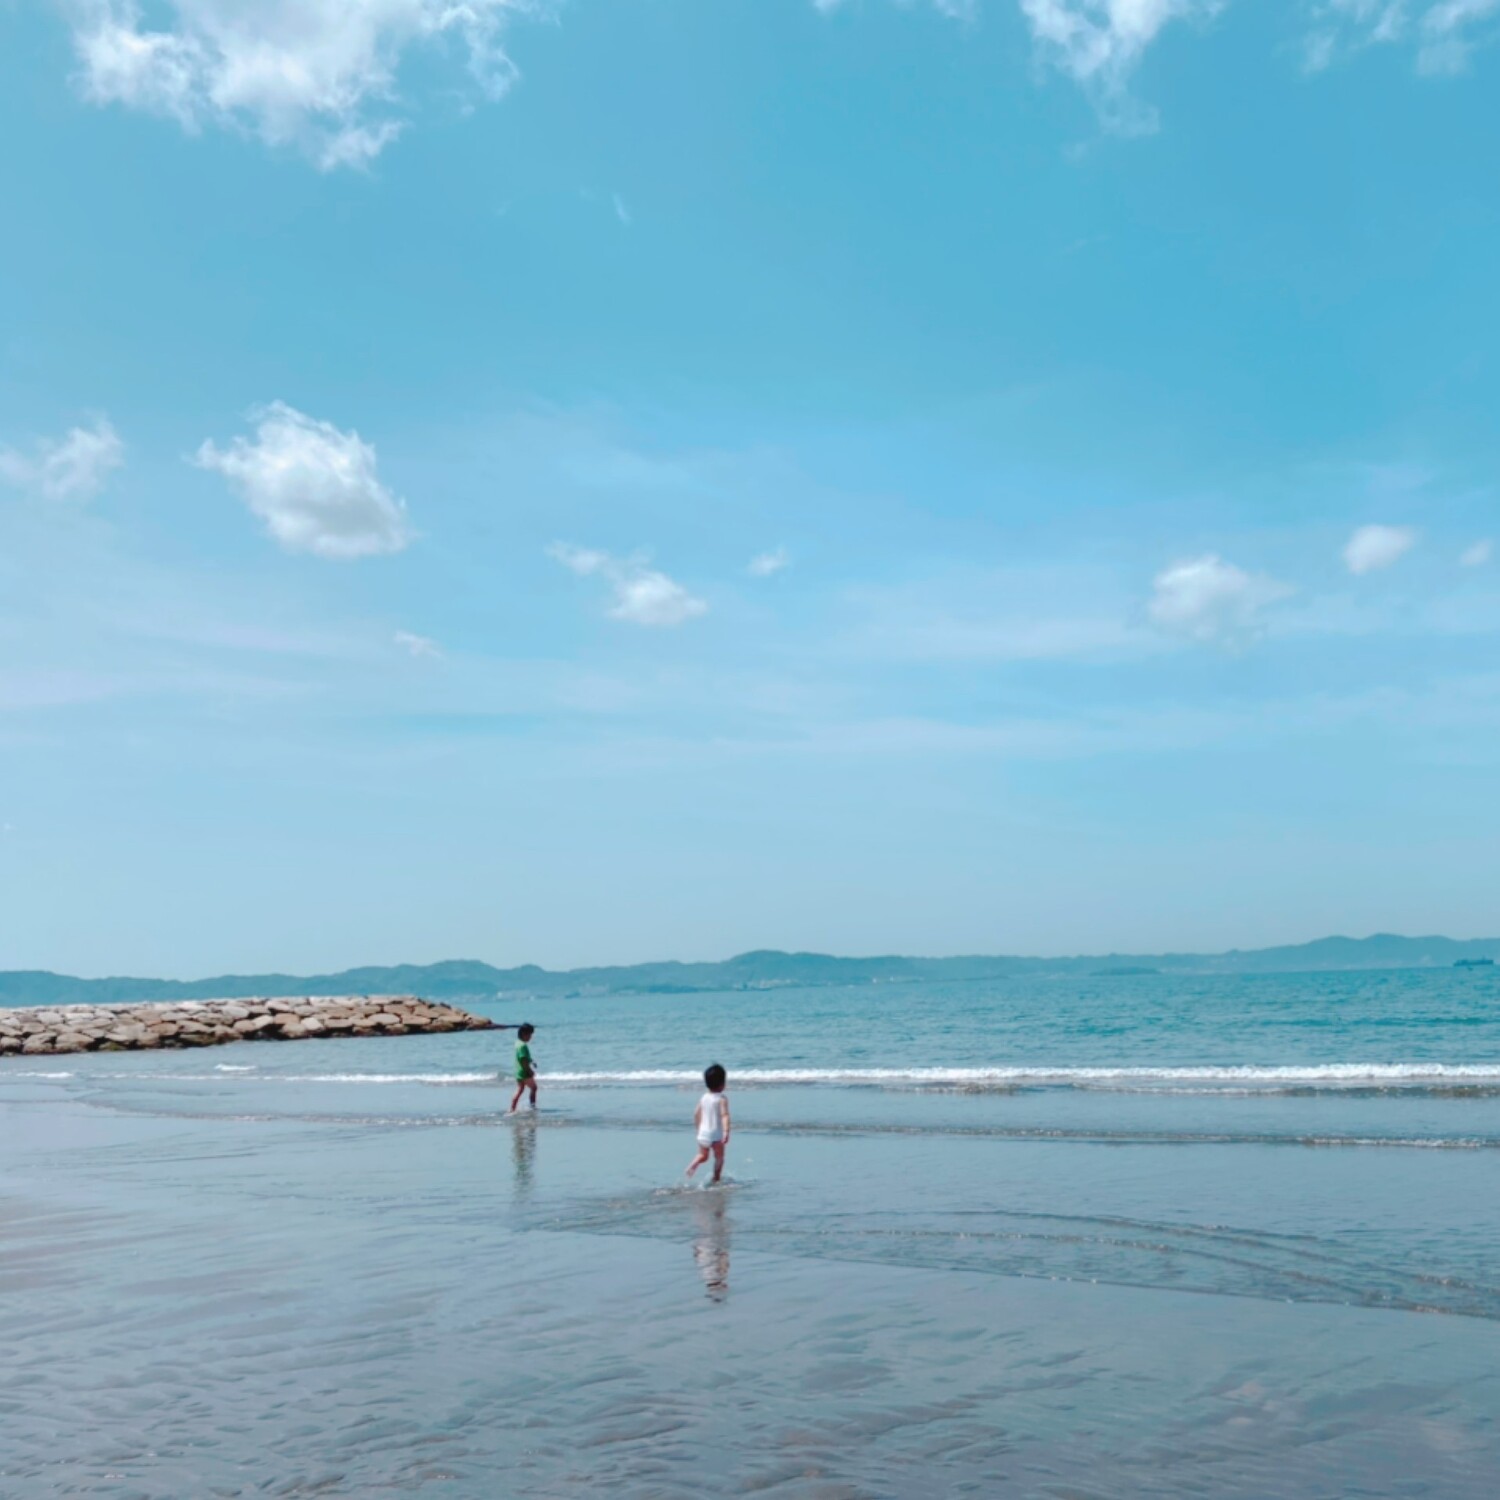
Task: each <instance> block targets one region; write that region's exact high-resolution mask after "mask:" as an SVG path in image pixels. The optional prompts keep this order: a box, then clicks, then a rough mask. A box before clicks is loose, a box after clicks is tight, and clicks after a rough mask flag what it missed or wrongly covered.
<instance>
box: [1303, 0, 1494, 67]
mask: <svg viewBox="0 0 1500 1500" xmlns="http://www.w3.org/2000/svg"><path fill="white" fill-rule="evenodd" d="M1316 17H1317V19H1316V21H1315V23H1314V27H1313V31H1312V33H1311V34H1310V35H1309V37H1308V38H1307V41H1306V44H1305V59H1306V66H1307V68H1308V71H1309V72H1320V71H1321V70H1322V69H1324V68H1326V67H1329V66H1330V65H1331V64H1332V63H1333V62H1334V61H1335V60H1336V59H1337V58H1338V57H1339V55H1340V54H1341V53H1343V52H1346V51H1353V50H1359V49H1362V48H1365V47H1371V46H1383V45H1394V44H1402V45H1409V46H1411V47H1412V48H1414V49H1415V51H1416V62H1417V70H1418V71H1419V72H1422V73H1461V72H1462V71H1463V70H1464V69H1465V68H1466V67H1468V64H1469V59H1470V56H1471V55H1472V54H1473V52H1474V50H1475V49H1476V48H1477V47H1480V46H1482V45H1483V44H1484V43H1485V42H1487V41H1489V40H1491V39H1492V38H1493V36H1494V34H1495V28H1494V27H1486V24H1485V23H1487V22H1490V21H1494V20H1497V19H1500V0H1324V3H1323V4H1322V5H1320V6H1318V7H1317V10H1316Z"/></svg>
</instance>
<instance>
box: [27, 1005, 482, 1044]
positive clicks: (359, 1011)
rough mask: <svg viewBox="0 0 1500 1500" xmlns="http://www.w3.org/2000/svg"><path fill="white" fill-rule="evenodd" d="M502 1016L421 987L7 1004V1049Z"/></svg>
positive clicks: (238, 1038)
mask: <svg viewBox="0 0 1500 1500" xmlns="http://www.w3.org/2000/svg"><path fill="white" fill-rule="evenodd" d="M494 1024H495V1023H494V1022H493V1021H490V1020H487V1019H486V1018H485V1017H484V1016H476V1015H473V1014H471V1013H470V1012H469V1011H466V1010H459V1009H458V1008H457V1007H456V1006H453V1005H442V1004H439V1003H437V1002H435V1001H431V1000H422V999H420V998H418V997H417V996H416V995H307V996H302V997H298V998H285V999H284V998H277V999H274V1000H174V1001H164V1002H160V1003H147V1004H142V1005H53V1006H31V1007H25V1008H22V1007H16V1008H13V1009H0V1055H7V1054H8V1055H14V1054H17V1053H24V1054H26V1055H28V1056H37V1055H40V1054H53V1053H59V1052H134V1051H140V1050H145V1049H149V1048H153V1047H213V1046H217V1045H218V1044H220V1043H223V1042H281V1041H294V1040H297V1039H298V1038H302V1037H334V1036H405V1035H407V1034H408V1033H411V1032H430V1031H488V1030H489V1029H491V1028H492V1027H493V1026H494Z"/></svg>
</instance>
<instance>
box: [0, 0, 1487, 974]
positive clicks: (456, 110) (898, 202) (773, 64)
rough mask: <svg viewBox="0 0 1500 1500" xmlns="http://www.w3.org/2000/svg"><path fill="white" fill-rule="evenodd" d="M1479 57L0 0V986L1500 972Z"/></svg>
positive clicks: (1244, 29) (1363, 42)
mask: <svg viewBox="0 0 1500 1500" xmlns="http://www.w3.org/2000/svg"><path fill="white" fill-rule="evenodd" d="M1497 37H1500V0H1409V3H1405V4H1401V3H1386V0H1317V3H1301V0H1265V3H1260V4H1251V3H1249V0H1225V3H1222V4H1209V3H1201V0H974V3H972V4H962V3H957V0H949V3H923V0H911V3H907V4H901V3H896V0H846V3H843V4H832V5H830V4H821V5H819V4H814V3H812V0H712V3H707V0H694V3H690V0H609V3H604V0H566V3H561V4H556V5H553V4H548V3H545V0H535V3H530V4H520V3H509V0H470V4H469V5H468V6H466V7H453V6H451V5H447V4H439V3H437V0H360V3H353V0H340V3H335V0H260V3H256V4H254V5H250V4H246V3H243V0H169V3H158V4H144V5H140V6H132V5H128V4H124V3H111V0H75V3H66V4H63V3H59V4H55V5H54V4H49V3H46V0H13V3H12V4H10V5H9V6H6V7H3V8H0V135H3V139H4V140H5V141H6V142H7V149H6V151H5V152H4V153H3V155H0V204H3V205H4V216H5V232H4V234H3V235H0V899H3V910H4V913H5V917H4V925H3V928H0V967H32V966H36V967H50V968H57V969H62V970H67V971H71V972H81V973H103V972H138V973H151V974H160V975H189V974H198V973H205V972H214V971H222V970H228V969H241V970H244V969H267V968H281V969H289V970H294V971H305V970H313V969H325V968H333V967H340V966H343V965H345V964H351V963H362V962H383V961H398V960H406V961H425V960H431V959H437V958H441V957H452V956H473V957H482V958H487V959H490V960H493V961H496V962H501V963H510V962H524V961H536V962H541V963H545V964H549V965H567V964H576V963H588V962H610V961H631V960H636V959H646V958H658V957H667V956H681V957H714V956H723V955H727V954H729V953H731V952H734V951H738V950H741V949H744V948H749V947H756V946H778V947H807V948H816V949H820V950H825V951H838V952H849V953H869V952H887V951H904V952H921V953H952V952H1036V953H1052V952H1076V951H1100V952H1102V951H1109V950H1120V951H1130V950H1135V951H1150V950H1158V949H1163V948H1200V949H1216V948H1221V947H1227V946H1254V945H1259V944H1263V943H1270V942H1279V941H1295V940H1299V939H1304V938H1311V937H1315V936H1319V935H1322V934H1324V933H1326V932H1331V931H1343V932H1351V933H1356V934H1359V933H1364V932H1369V931H1374V930H1382V929H1385V930H1400V931H1411V932H1415V931H1445V932H1449V933H1452V934H1454V935H1456V936H1468V935H1479V934H1485V935H1489V934H1493V933H1495V932H1497V931H1500V910H1497V907H1496V903H1495V899H1494V892H1495V890H1496V888H1497V882H1496V877H1497V875H1500V797H1497V795H1496V785H1497V782H1496V773H1497V770H1500V750H1497V745H1500V734H1497V731H1500V657H1497V644H1500V506H1497V500H1496V493H1497V490H1496V486H1497V483H1500V437H1497V435H1496V424H1495V413H1496V411H1497V409H1500V362H1497V358H1500V357H1497V354H1496V330H1497V327H1500V278H1497V277H1496V274H1495V267H1496V266H1497V265H1500V179H1497V178H1496V175H1495V171H1494V142H1495V140H1496V139H1497V138H1500V49H1496V48H1492V47H1491V46H1490V43H1491V42H1493V41H1494V40H1496V39H1497Z"/></svg>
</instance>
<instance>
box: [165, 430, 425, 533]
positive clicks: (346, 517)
mask: <svg viewBox="0 0 1500 1500" xmlns="http://www.w3.org/2000/svg"><path fill="white" fill-rule="evenodd" d="M256 417H257V419H258V420H257V426H256V436H255V441H254V442H251V441H250V440H249V439H247V438H243V437H238V438H235V440H234V441H233V442H232V443H231V444H230V445H229V447H228V448H227V449H221V448H217V447H215V446H214V444H213V443H212V442H206V443H204V444H203V446H202V447H201V448H199V450H198V452H197V454H196V455H195V457H194V458H193V462H194V463H196V464H197V465H198V466H199V467H200V468H204V469H216V470H217V471H218V472H219V473H220V474H222V475H223V476H224V477H225V478H226V479H227V480H228V481H229V483H230V484H231V485H232V486H233V487H234V488H235V489H236V490H238V491H239V494H240V498H241V499H242V500H243V501H244V502H245V504H246V505H248V506H249V507H250V509H251V510H252V511H254V512H255V514H256V515H257V516H259V517H260V518H261V520H262V521H264V522H265V523H266V529H267V530H268V531H269V532H270V533H271V536H272V537H273V538H274V539H275V540H276V541H277V542H278V543H279V544H280V545H281V546H282V547H284V548H285V549H286V550H287V551H288V552H311V553H313V554H314V555H315V556H317V557H331V558H350V557H370V556H373V555H375V554H377V553H381V552H399V551H400V550H401V549H402V548H403V547H404V546H406V544H407V543H408V542H409V541H410V540H411V533H410V532H409V530H408V529H407V525H406V507H405V506H404V505H403V504H402V502H401V501H400V500H398V499H397V498H396V497H395V496H394V495H393V494H391V492H390V491H389V490H388V489H386V487H385V486H384V485H383V484H381V482H380V480H379V479H378V478H377V477H376V473H375V449H374V448H373V447H372V446H371V445H370V444H369V443H366V442H364V441H362V440H361V438H360V436H359V434H358V433H357V432H352V431H351V432H340V431H339V429H338V428H337V427H335V426H333V424H332V423H330V422H317V421H314V420H313V418H311V417H308V416H304V415H303V414H302V413H301V412H300V411H294V410H293V409H292V408H291V407H290V406H287V405H286V404H285V403H284V402H281V401H274V402H272V403H271V405H270V406H268V407H266V408H265V409H264V410H263V411H261V412H259V413H257V414H256Z"/></svg>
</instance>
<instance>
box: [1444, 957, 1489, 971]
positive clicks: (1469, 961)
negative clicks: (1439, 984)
mask: <svg viewBox="0 0 1500 1500" xmlns="http://www.w3.org/2000/svg"><path fill="white" fill-rule="evenodd" d="M1453 967H1454V968H1455V969H1493V968H1494V967H1495V960H1494V959H1493V958H1455V959H1454V960H1453Z"/></svg>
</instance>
